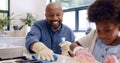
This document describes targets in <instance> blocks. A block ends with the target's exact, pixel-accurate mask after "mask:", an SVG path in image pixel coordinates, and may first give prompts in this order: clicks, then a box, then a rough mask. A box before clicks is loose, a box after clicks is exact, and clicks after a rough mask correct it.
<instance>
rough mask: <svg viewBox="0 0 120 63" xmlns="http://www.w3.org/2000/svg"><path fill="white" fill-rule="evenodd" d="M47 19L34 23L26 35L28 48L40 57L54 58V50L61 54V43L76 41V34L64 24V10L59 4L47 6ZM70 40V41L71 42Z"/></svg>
mask: <svg viewBox="0 0 120 63" xmlns="http://www.w3.org/2000/svg"><path fill="white" fill-rule="evenodd" d="M45 16H46V19H45V20H41V21H37V22H35V23H34V24H33V26H32V29H31V31H30V32H29V33H28V34H27V36H26V48H27V49H28V50H29V51H30V52H31V53H32V52H35V53H36V54H37V56H38V58H40V59H43V60H48V61H50V60H53V56H52V54H53V52H54V53H56V54H61V49H60V46H59V43H60V42H62V38H65V41H69V42H74V39H75V36H74V34H73V32H72V30H71V29H70V28H68V27H67V26H66V25H64V24H62V19H63V11H62V8H61V6H60V5H59V4H57V3H49V4H48V5H47V6H46V11H45ZM69 42H68V43H69Z"/></svg>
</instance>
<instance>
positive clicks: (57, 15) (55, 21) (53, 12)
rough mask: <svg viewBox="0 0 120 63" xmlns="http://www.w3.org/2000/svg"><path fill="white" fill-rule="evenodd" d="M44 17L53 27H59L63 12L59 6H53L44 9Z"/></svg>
mask: <svg viewBox="0 0 120 63" xmlns="http://www.w3.org/2000/svg"><path fill="white" fill-rule="evenodd" d="M45 15H46V19H47V21H48V23H49V24H50V25H51V27H52V28H53V29H57V28H59V26H60V25H61V23H62V19H63V12H62V10H61V8H59V7H53V8H50V9H48V10H47V11H46V14H45Z"/></svg>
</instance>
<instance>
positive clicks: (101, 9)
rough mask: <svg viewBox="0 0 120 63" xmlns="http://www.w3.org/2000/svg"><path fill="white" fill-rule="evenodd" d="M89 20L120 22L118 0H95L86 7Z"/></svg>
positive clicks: (119, 2) (119, 4)
mask: <svg viewBox="0 0 120 63" xmlns="http://www.w3.org/2000/svg"><path fill="white" fill-rule="evenodd" d="M88 20H89V21H90V22H101V21H102V22H105V21H106V22H107V21H114V22H117V23H120V0H96V1H95V2H94V3H93V4H92V5H91V6H89V8H88Z"/></svg>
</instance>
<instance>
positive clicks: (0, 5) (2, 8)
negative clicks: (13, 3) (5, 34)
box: [0, 0, 10, 30]
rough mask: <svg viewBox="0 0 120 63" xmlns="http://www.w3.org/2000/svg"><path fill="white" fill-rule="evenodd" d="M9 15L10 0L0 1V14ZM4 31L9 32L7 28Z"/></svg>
mask: <svg viewBox="0 0 120 63" xmlns="http://www.w3.org/2000/svg"><path fill="white" fill-rule="evenodd" d="M4 13H5V14H6V16H9V15H10V0H0V14H4ZM6 30H9V26H8V27H7V29H6Z"/></svg>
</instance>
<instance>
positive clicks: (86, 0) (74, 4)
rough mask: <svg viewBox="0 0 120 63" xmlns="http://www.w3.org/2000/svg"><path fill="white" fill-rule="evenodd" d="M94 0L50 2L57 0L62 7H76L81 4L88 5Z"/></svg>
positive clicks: (59, 0)
mask: <svg viewBox="0 0 120 63" xmlns="http://www.w3.org/2000/svg"><path fill="white" fill-rule="evenodd" d="M94 1H95V0H52V2H58V3H60V4H61V5H62V7H63V9H69V8H76V7H82V6H88V5H90V4H91V3H93V2H94Z"/></svg>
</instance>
